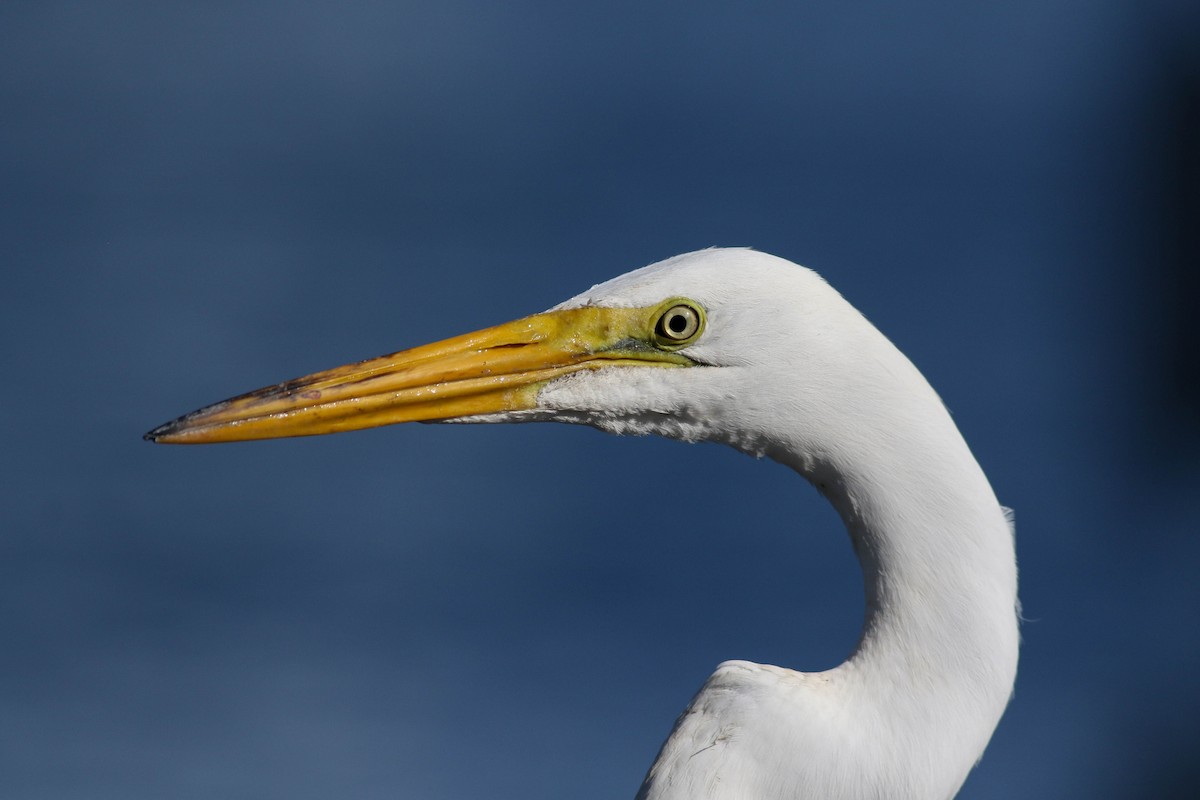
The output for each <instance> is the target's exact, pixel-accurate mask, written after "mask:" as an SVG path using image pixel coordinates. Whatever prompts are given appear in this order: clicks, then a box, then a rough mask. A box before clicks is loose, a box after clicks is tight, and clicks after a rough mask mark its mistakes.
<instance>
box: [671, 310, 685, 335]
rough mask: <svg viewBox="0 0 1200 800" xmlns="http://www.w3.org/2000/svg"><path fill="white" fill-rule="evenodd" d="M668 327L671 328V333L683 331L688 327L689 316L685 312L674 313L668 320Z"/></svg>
mask: <svg viewBox="0 0 1200 800" xmlns="http://www.w3.org/2000/svg"><path fill="white" fill-rule="evenodd" d="M667 327H668V328H670V329H671V333H683V332H684V331H685V330H686V329H687V317H685V316H684V315H683V314H672V315H671V318H670V319H669V320H667Z"/></svg>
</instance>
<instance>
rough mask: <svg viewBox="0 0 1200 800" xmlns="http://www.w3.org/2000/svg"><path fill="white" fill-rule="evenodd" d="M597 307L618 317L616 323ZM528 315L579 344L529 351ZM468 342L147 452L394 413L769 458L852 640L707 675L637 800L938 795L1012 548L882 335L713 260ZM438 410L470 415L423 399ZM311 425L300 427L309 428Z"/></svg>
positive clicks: (785, 284)
mask: <svg viewBox="0 0 1200 800" xmlns="http://www.w3.org/2000/svg"><path fill="white" fill-rule="evenodd" d="M673 298H680V299H681V300H679V301H678V303H679V304H681V305H682V306H683V307H684V308H685V311H686V309H687V308H695V310H696V313H698V314H700V315H701V317H700V325H701V326H700V328H699V332H698V333H697V334H695V335H694V336H693V335H692V334H689V335H688V336H682V335H681V336H678V337H672V335H671V333H670V332H669V331H667V332H665V334H664V335H660V334H659V333H655V332H654V331H653V330H652V328H653V326H654V325H659V326H660V332H661V325H662V324H663V322H662V320H663V319H665V317H663V316H661V311H660V310H661V309H662V308H663V307H665V306H671V305H672V303H675V302H676V301H675V300H673ZM678 307H680V306H679V305H676V306H675V308H678ZM610 309H629V310H630V311H629V312H628V313H629V319H630V320H633V321H632V322H628V323H627V322H626V321H625V320H626V317H622V316H620V312H612V311H610ZM647 315H649V316H647ZM643 318H645V319H648V320H650V322H649V323H645V322H643V321H641V320H643ZM545 320H549V321H551V322H553V323H554V324H555V325H558V324H559V322H560V321H565V322H564V324H565V325H578V326H579V327H578V329H577V330H572V329H564V330H561V331H560V330H558V329H557V328H555V329H554V330H553V331H552V332H550V333H545V332H543V329H542V328H541V327H539V326H540V325H541V324H542V321H545ZM614 320H615V321H614ZM656 320H657V321H656ZM535 323H537V324H535ZM626 325H627V326H628V327H627V329H626V327H623V326H626ZM648 326H649V327H648ZM535 329H536V331H535V333H527V331H529V330H535ZM517 331H520V332H519V333H518V332H517ZM647 331H648V332H647ZM473 336H475V337H476V338H474V339H470V340H469V341H468V340H467V337H463V338H462V339H461V340H448V342H449V343H450V344H447V345H437V346H429V348H431V349H428V350H427V349H424V348H421V349H417V350H414V351H408V352H406V353H400V354H395V355H394V356H390V357H386V358H385V359H378V360H376V361H371V362H363V363H362V364H360V365H352V367H348V368H343V370H342V371H340V372H339V371H332V372H330V373H323V374H320V375H317V376H312V377H311V378H309V379H301V380H300V381H297V382H289V383H288V384H283V385H280V386H279V387H272V388H269V389H266V390H260V391H259V392H257V393H253V394H252V395H248V396H246V397H245V398H239V399H235V400H233V401H228V402H227V403H225V404H219V405H218V406H214V407H212V408H210V409H204V410H201V411H200V412H196V413H195V414H192V415H188V416H187V417H184V418H181V419H180V420H177V421H176V422H175V423H170V424H168V425H166V426H163V427H161V428H159V429H157V430H156V431H154V432H152V433H151V434H149V436H150V438H154V439H158V440H162V441H218V440H225V439H229V438H261V437H263V436H273V435H293V434H295V433H301V434H307V433H322V432H327V431H328V430H338V429H345V428H348V427H365V426H367V425H374V424H384V423H388V422H395V421H407V420H411V419H423V420H433V421H448V422H511V421H532V420H552V421H560V422H572V423H583V424H588V425H593V426H595V427H598V428H601V429H604V430H607V431H610V432H613V433H620V434H647V433H653V434H659V435H662V436H668V437H671V438H676V439H683V440H687V441H698V440H708V441H716V442H723V443H725V444H728V445H730V446H732V447H735V448H737V449H739V450H742V451H744V452H747V453H749V454H751V455H755V456H767V457H769V458H772V459H774V460H776V461H779V462H781V463H783V464H785V465H787V466H789V467H791V468H792V469H794V470H795V471H797V472H798V473H800V474H801V475H802V476H804V477H805V478H807V479H808V480H809V481H811V482H812V483H813V484H814V485H815V486H816V487H817V488H818V489H819V490H820V491H821V492H822V493H823V494H824V495H825V496H826V497H827V498H828V499H829V501H830V502H831V503H832V504H833V505H834V507H835V508H836V509H837V511H838V513H839V514H840V516H841V518H842V519H843V521H844V522H845V524H846V527H847V530H848V531H849V533H850V537H851V539H852V542H853V545H854V549H855V552H856V553H857V555H858V557H859V560H860V562H861V563H862V568H863V573H864V578H865V584H866V594H867V614H866V620H865V624H864V629H863V633H862V638H861V640H860V642H859V645H858V647H857V648H856V650H855V652H854V653H853V655H852V656H851V657H850V658H849V659H848V660H847V661H846V662H845V663H844V664H842V665H841V666H839V667H836V668H834V669H831V670H828V671H825V672H816V673H806V672H796V671H792V670H789V669H783V668H781V667H774V666H767V665H760V664H752V663H749V662H744V661H729V662H726V663H724V664H722V665H720V666H719V667H718V668H717V670H716V672H714V673H713V675H712V677H711V678H709V680H708V682H707V683H706V684H705V685H704V687H703V688H701V690H700V692H699V693H698V694H697V695H696V697H695V698H694V700H693V701H692V703H691V704H690V706H689V707H688V708H687V710H686V711H685V712H684V713H683V715H682V716H681V717H680V718H679V720H678V721H677V722H676V725H675V728H674V730H673V731H672V733H671V735H670V737H669V738H668V739H667V741H666V743H665V744H664V745H663V747H662V750H661V751H660V753H659V755H658V757H657V759H656V760H655V762H654V764H653V766H652V767H651V768H650V771H649V773H648V775H647V776H646V778H645V782H644V783H643V785H642V788H641V791H640V792H639V793H638V798H639V799H640V800H785V799H786V800H808V799H811V800H867V799H868V798H871V799H873V800H884V799H885V798H886V799H887V800H947V798H951V797H953V796H954V795H955V793H956V792H957V791H958V789H959V787H960V786H961V785H962V782H963V781H964V780H965V778H966V776H967V773H968V772H969V771H970V769H971V767H972V766H973V765H974V764H975V762H976V761H977V760H978V758H979V757H980V755H981V754H982V752H983V750H984V747H985V746H986V744H987V742H988V740H989V738H990V737H991V735H992V731H993V729H994V728H995V726H996V724H997V722H998V720H999V719H1000V716H1001V714H1002V713H1003V710H1004V708H1005V705H1006V704H1007V701H1008V698H1009V695H1010V693H1011V691H1012V686H1013V681H1014V678H1015V674H1016V666H1017V650H1018V631H1017V611H1016V603H1017V596H1016V591H1017V576H1016V565H1015V557H1014V551H1013V539H1012V532H1011V529H1010V526H1009V524H1008V521H1007V520H1006V517H1005V512H1004V510H1003V509H1002V508H1001V506H1000V505H999V503H998V502H997V501H996V498H995V496H994V494H993V492H992V489H991V487H990V486H989V484H988V481H987V479H986V477H985V476H984V474H983V472H982V470H981V469H980V468H979V466H978V464H977V463H976V461H975V459H974V458H973V457H972V455H971V453H970V451H969V450H968V448H967V445H966V444H965V442H964V441H963V439H962V437H961V435H960V434H959V432H958V430H957V428H956V427H955V425H954V423H953V422H952V421H951V419H950V417H949V415H948V413H947V412H946V410H945V408H944V407H943V405H942V403H941V401H940V400H939V399H938V397H937V395H936V394H935V393H934V391H933V389H932V388H930V386H929V384H928V383H927V382H926V381H925V379H924V378H923V377H922V376H921V374H920V373H919V372H918V371H917V370H916V368H914V367H913V365H912V364H911V363H910V362H909V361H908V359H906V358H905V357H904V356H903V355H902V354H901V353H900V352H899V351H898V350H897V349H896V348H895V347H894V346H893V345H892V344H891V343H890V342H889V341H888V340H887V339H886V338H885V337H884V336H883V335H882V334H880V333H879V332H878V331H877V330H876V329H875V328H874V327H873V326H872V325H871V324H870V323H868V322H867V321H866V320H865V319H864V318H863V317H862V315H860V314H859V313H858V312H857V311H856V310H855V309H854V308H853V307H851V306H850V305H849V304H848V303H846V301H845V300H843V299H842V297H841V296H840V295H838V293H837V292H835V291H834V290H833V289H832V288H830V287H829V286H828V285H827V284H826V283H825V282H824V281H822V280H821V278H820V277H818V276H817V275H816V274H815V273H813V272H811V271H810V270H807V269H804V268H802V267H798V266H796V265H795V264H792V263H790V262H787V261H784V260H782V259H779V258H776V257H774V256H770V255H766V254H763V253H758V252H754V251H750V250H741V249H713V250H704V251H700V252H696V253H689V254H686V255H682V256H677V257H675V258H672V259H669V260H667V261H663V262H660V263H658V264H654V265H651V266H649V267H645V268H643V269H640V270H637V271H635V272H631V273H629V274H627V275H623V276H621V277H619V278H616V279H614V280H612V281H609V282H607V283H603V284H600V285H599V286H596V287H593V288H592V289H590V290H589V291H587V292H584V293H583V294H581V295H579V296H578V297H575V298H573V299H571V300H569V301H567V302H565V303H563V304H562V305H560V306H558V307H556V309H552V310H551V312H548V313H547V314H546V315H537V316H535V317H530V318H527V320H520V321H518V322H517V323H510V324H509V325H508V326H499V327H497V328H495V329H489V330H488V331H484V332H480V334H476V335H473ZM439 348H440V349H439ZM451 351H453V353H455V354H459V353H465V354H466V355H465V356H460V355H454V356H453V358H470V359H472V360H471V361H470V362H469V364H470V369H469V370H468V369H467V368H466V367H459V366H453V367H449V366H447V367H443V366H441V365H443V364H446V363H449V362H448V361H447V358H448V357H447V356H445V355H444V353H446V352H451ZM543 351H546V352H548V353H549V354H550V355H545V354H544V353H543ZM564 353H566V354H568V355H569V356H570V358H571V359H574V360H567V356H564V355H563V354H564ZM518 358H520V359H524V360H523V361H521V362H520V363H519V364H518V363H517V362H516V361H515V360H514V361H513V362H512V364H513V365H512V366H510V365H509V361H508V359H518ZM556 359H557V360H556ZM463 363H467V362H463ZM428 364H436V365H438V367H437V369H438V370H440V371H438V372H437V374H436V380H434V379H429V378H419V379H418V378H414V377H412V374H413V372H414V371H415V370H419V369H422V368H426V365H428ZM454 364H456V365H457V364H458V362H454ZM414 365H415V366H414ZM531 365H532V366H531ZM646 366H657V367H672V368H656V369H647V368H645V367H646ZM680 367H682V368H680ZM347 376H349V378H350V380H347ZM498 376H507V378H510V379H511V381H510V384H513V383H515V385H517V386H518V387H523V388H522V389H521V393H519V394H513V392H514V390H513V389H512V388H511V385H510V384H505V387H506V388H505V389H504V391H505V392H508V393H507V394H504V396H503V399H500V398H498V396H497V395H496V393H497V392H499V391H500V390H499V389H497V388H496V387H498V386H499V385H500V384H501V383H504V380H502V379H501V377H498ZM385 379H386V380H388V381H390V383H386V384H385V383H384V381H385ZM469 381H475V382H476V383H475V384H469ZM372 382H378V384H379V386H378V387H377V388H375V387H374V384H373V383H372ZM476 384H478V386H477V385H476ZM345 386H353V387H354V389H353V393H352V396H351V395H348V394H346V392H348V391H349V390H346V389H345V388H344V387H345ZM397 386H399V387H400V389H397V388H396V387H397ZM414 387H415V388H414ZM485 391H486V392H490V394H486V395H485V394H484V392H485ZM306 392H307V394H306ZM388 392H390V393H391V394H390V395H388V394H387V393H388ZM403 392H409V393H412V394H411V398H410V397H409V395H408V394H405V395H404V396H403V398H401V394H402V393H403ZM421 392H424V394H421ZM430 392H432V394H430ZM472 392H473V393H474V394H471V393H472ZM339 393H341V394H339ZM452 395H453V396H454V397H455V398H458V397H459V396H460V395H469V396H470V397H479V398H481V399H480V400H478V401H474V400H472V401H471V402H470V403H469V404H467V405H463V403H466V402H467V401H463V400H460V399H455V400H449V399H443V398H448V397H451V396H452ZM385 396H386V398H385ZM301 397H304V398H307V399H303V400H302V399H300V398H301ZM346 397H350V399H351V400H353V401H354V402H355V403H360V402H362V400H363V397H366V398H367V399H368V400H370V399H373V398H381V399H380V401H379V404H380V405H381V406H384V405H387V408H386V411H379V412H375V411H371V412H370V413H371V414H377V416H372V417H369V418H368V417H360V416H355V415H359V414H363V413H364V412H363V411H362V407H361V406H355V407H354V408H353V410H342V406H340V405H338V404H339V403H342V402H343V400H344V399H345V398H346ZM431 397H432V398H434V399H430V398H431ZM485 397H486V400H484V399H482V398H485ZM396 398H401V399H396ZM389 403H390V405H388V404H389ZM402 403H408V404H409V405H408V406H405V410H403V411H397V410H396V409H397V404H402ZM452 403H458V404H457V405H451V404H452ZM431 404H432V405H431ZM438 404H442V405H438ZM260 406H261V407H262V408H259V407H260ZM433 406H436V407H433ZM314 409H315V410H314ZM318 415H319V416H320V425H319V426H314V425H313V424H312V423H309V422H307V421H306V420H308V419H309V418H311V417H316V416H318ZM339 415H340V416H339ZM335 417H336V419H337V422H336V423H331V422H329V421H328V420H330V419H334V418H335ZM280 420H282V421H283V422H280ZM287 425H292V426H293V427H295V428H296V430H289V429H287V428H286V426H287ZM276 426H280V429H279V430H276ZM305 426H308V427H305ZM260 428H261V430H260ZM226 429H228V430H232V431H234V434H229V435H227V434H225V433H224V431H226ZM193 431H198V432H197V433H194V434H193ZM239 431H240V433H238V432H239ZM189 437H191V438H189Z"/></svg>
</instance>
